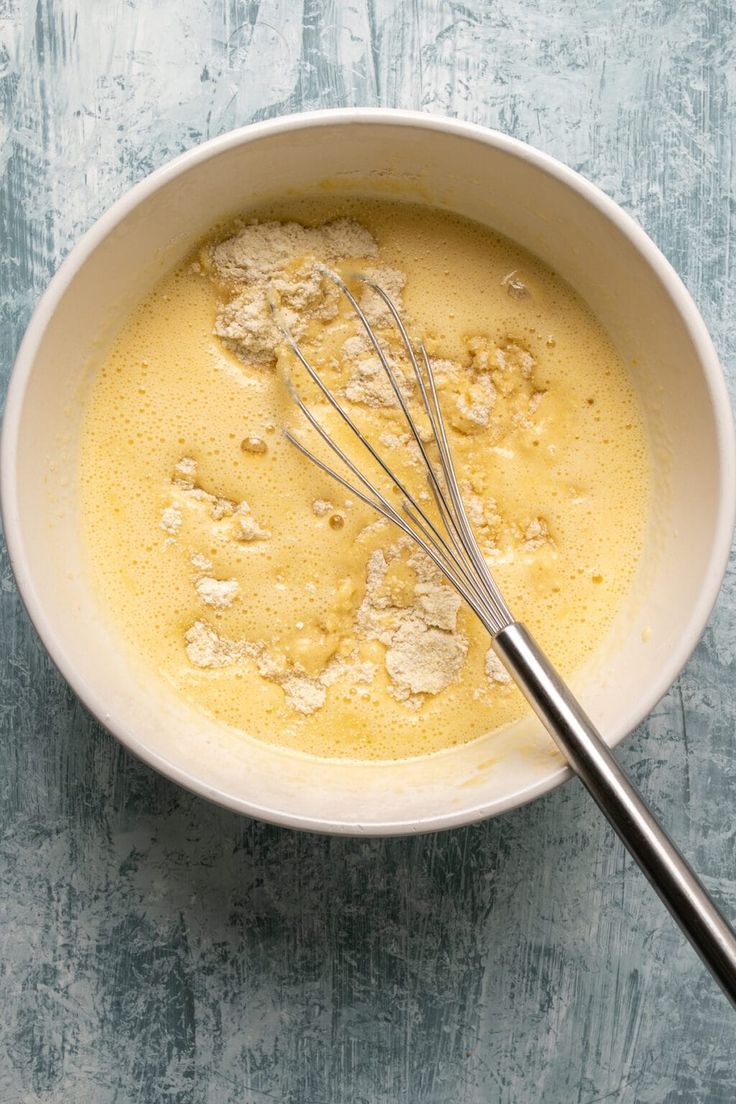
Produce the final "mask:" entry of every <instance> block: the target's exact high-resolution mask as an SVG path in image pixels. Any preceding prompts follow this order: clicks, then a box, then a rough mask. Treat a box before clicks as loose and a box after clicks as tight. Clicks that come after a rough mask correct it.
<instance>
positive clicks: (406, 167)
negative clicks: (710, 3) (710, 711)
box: [2, 111, 736, 835]
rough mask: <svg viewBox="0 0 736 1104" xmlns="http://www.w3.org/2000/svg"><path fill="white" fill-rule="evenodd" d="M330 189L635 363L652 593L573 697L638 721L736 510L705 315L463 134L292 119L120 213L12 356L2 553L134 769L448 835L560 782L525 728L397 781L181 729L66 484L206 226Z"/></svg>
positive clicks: (392, 117) (644, 254) (689, 634)
mask: <svg viewBox="0 0 736 1104" xmlns="http://www.w3.org/2000/svg"><path fill="white" fill-rule="evenodd" d="M326 180H328V181H329V182H330V186H331V187H333V188H338V189H339V188H341V187H342V188H346V189H353V190H354V189H355V188H356V187H359V188H360V189H361V190H363V191H372V192H374V193H376V194H378V195H381V194H387V195H389V196H392V197H396V196H397V195H398V196H403V197H405V198H406V199H417V200H420V201H430V202H433V203H435V204H438V205H441V206H445V207H447V208H449V209H451V210H453V211H457V212H460V213H461V214H463V215H466V216H469V217H471V218H474V219H477V220H479V221H480V222H483V223H486V224H488V225H489V226H491V227H493V228H494V229H496V230H498V231H500V232H501V233H503V234H506V235H508V236H509V237H511V238H513V239H514V240H515V241H517V242H519V243H520V244H521V245H523V246H526V247H527V248H528V249H531V250H532V251H533V252H535V253H536V254H538V256H540V257H541V258H542V259H543V260H544V261H546V262H547V263H548V264H550V265H551V266H552V267H553V268H555V269H556V270H557V271H558V272H559V273H560V274H561V275H562V276H563V277H565V279H567V280H568V281H569V282H570V283H571V284H572V285H573V286H574V287H575V288H576V289H577V290H578V291H579V292H580V293H581V294H582V295H583V296H584V298H585V299H587V300H588V302H589V303H590V305H591V306H592V308H593V310H594V311H595V312H596V314H597V315H598V316H599V318H600V319H601V320H602V321H603V323H604V324H605V325H606V327H607V328H608V330H609V332H610V333H611V335H612V336H613V338H614V340H615V341H616V342H617V344H618V346H619V349H620V350H621V352H622V353H623V355H624V356H626V357H627V358H628V359H629V360H630V361H632V362H635V368H634V371H635V373H636V377H637V383H638V386H639V388H640V391H641V394H642V398H643V401H644V403H645V405H646V408H647V411H648V417H649V423H650V424H649V428H650V432H651V435H652V441H653V455H654V459H655V467H656V474H655V479H656V485H657V507H656V509H655V510H653V513H652V524H651V540H650V545H649V549H648V553H647V560H646V570H645V571H644V573H643V575H642V579H641V580H640V585H639V588H638V593H637V594H636V595H633V596H632V599H631V601H630V602H629V604H628V607H627V609H626V610H624V611H623V612H622V616H621V619H620V623H619V625H618V626H617V628H616V630H615V631H614V632H613V633H612V636H611V638H610V639H609V640H608V641H606V642H603V643H602V648H601V653H600V655H599V656H598V657H597V659H596V661H595V662H594V663H593V664H592V665H591V667H590V669H589V670H588V671H587V672H583V673H582V674H581V676H580V677H579V679H578V680H577V681H576V686H577V688H578V692H579V694H580V696H581V697H582V699H583V701H584V704H585V705H586V707H587V709H588V710H589V712H590V713H591V715H592V716H593V717H594V718H595V719H596V721H597V722H598V723H599V724H600V726H601V727H602V730H603V731H604V733H605V735H606V738H607V739H608V740H609V741H610V743H612V744H615V743H617V742H618V741H619V740H620V739H621V738H622V737H623V736H624V735H625V734H626V733H627V732H629V731H630V730H631V729H632V728H634V726H635V725H636V724H637V723H638V722H639V721H641V720H642V718H643V717H644V716H645V715H646V714H647V712H648V711H649V710H650V709H651V708H652V706H653V705H654V704H655V702H656V701H657V700H658V699H659V698H660V697H661V695H662V694H663V693H664V692H665V691H666V690H667V688H668V687H669V685H670V684H671V682H672V680H673V679H674V678H675V676H676V675H677V673H678V671H679V670H680V668H681V667H682V666H683V664H684V663H685V661H686V660H687V658H688V656H689V655H690V653H691V651H692V649H693V648H694V646H695V644H696V642H697V640H698V637H699V635H700V633H701V632H702V630H703V627H704V626H705V623H706V620H707V617H708V615H709V613H710V610H711V607H712V605H713V602H714V600H715V597H716V594H717V592H718V588H719V585H720V582H721V579H722V576H723V572H724V570H725V566H726V562H727V556H728V551H729V544H730V538H731V533H732V529H733V521H734V517H733V514H734V502H735V501H736V483H735V479H734V440H733V424H732V419H731V411H730V406H729V401H728V396H727V393H726V389H725V386H724V382H723V378H722V375H721V371H720V368H719V365H718V361H717V358H716V355H715V352H714V349H713V346H712V344H711V341H710V339H709V337H708V334H707V332H706V330H705V326H704V325H703V322H702V320H701V318H700V315H699V314H698V312H697V310H696V308H695V306H694V304H693V302H692V300H691V299H690V296H689V295H688V293H687V292H686V290H685V288H684V287H683V285H682V283H681V282H680V280H679V279H678V277H677V275H676V274H675V272H674V271H673V270H672V268H671V267H670V265H669V264H668V263H667V261H666V260H665V259H664V257H663V256H662V255H661V253H659V251H658V250H657V249H656V248H655V246H654V245H653V244H652V242H651V241H650V240H649V238H648V237H647V236H646V235H645V234H644V232H643V231H642V230H641V229H639V227H638V226H637V225H636V224H635V223H634V222H633V221H632V220H631V219H630V218H629V217H628V216H627V215H626V214H624V212H623V211H621V209H620V208H619V207H617V206H616V205H615V204H614V203H613V202H612V201H611V200H609V199H607V198H606V196H605V195H603V194H602V193H601V192H599V191H598V190H597V189H596V188H595V187H593V186H592V185H591V184H589V183H588V182H587V181H585V180H584V179H582V178H581V177H580V176H578V175H577V174H576V173H574V172H572V171H571V170H570V169H567V168H565V167H564V166H563V165H560V164H559V163H558V162H556V161H554V160H552V159H551V158H550V157H547V156H546V155H544V154H542V153H539V152H537V151H536V150H534V149H532V148H530V147H529V146H526V145H524V144H522V143H521V142H517V141H515V140H513V139H511V138H507V137H505V136H504V135H502V134H498V133H494V132H492V131H489V130H484V129H482V128H480V127H476V126H471V125H468V124H464V123H458V122H455V121H451V120H448V119H440V118H436V117H433V116H430V115H422V114H417V113H409V112H394V111H327V112H317V113H312V114H306V115H299V116H291V117H289V118H284V119H277V120H275V121H273V122H266V123H261V124H258V125H256V126H251V127H247V128H245V129H243V130H238V131H234V132H232V133H230V134H226V135H224V136H223V137H221V138H217V139H215V140H214V141H211V142H208V143H206V144H205V145H203V146H199V147H197V148H196V149H194V150H192V151H191V152H190V153H187V154H185V155H184V156H183V157H179V158H178V159H177V160H175V161H173V162H171V164H169V165H166V166H164V168H162V169H160V170H158V171H157V172H155V173H153V174H152V175H151V176H149V177H148V178H147V179H146V180H144V181H143V182H142V183H141V184H139V185H137V186H136V187H135V188H133V189H132V190H131V191H130V192H128V193H127V194H126V195H125V196H123V198H122V199H121V200H119V202H118V203H116V204H115V206H114V207H112V209H111V210H110V211H109V212H108V213H107V214H106V215H104V217H103V218H101V219H100V220H99V222H97V223H96V224H95V226H94V227H93V228H92V229H91V230H90V231H89V233H88V234H86V235H85V237H84V238H83V239H82V241H81V242H80V243H79V244H78V245H77V247H76V248H75V249H74V250H73V252H72V253H71V254H70V256H69V257H68V259H67V260H66V261H65V262H64V264H63V265H62V266H61V268H60V270H59V272H58V273H57V275H56V276H55V277H54V279H53V280H52V282H51V284H50V286H49V289H48V291H47V292H46V294H45V295H44V297H43V299H42V300H41V302H40V304H39V306H38V309H37V311H36V313H35V315H34V317H33V320H32V321H31V324H30V326H29V328H28V332H27V334H26V337H25V340H24V341H23V344H22V346H21V349H20V352H19V354H18V359H17V363H16V366H15V371H14V374H13V378H12V381H11V386H10V391H9V394H8V400H7V408H6V413H5V423H4V430H3V441H2V506H3V517H4V522H5V529H6V537H7V542H8V547H9V550H10V555H11V559H12V563H13V568H14V571H15V574H16V578H17V580H18V585H19V587H20V591H21V594H22V595H23V599H24V601H25V603H26V606H27V609H28V612H29V613H30V615H31V617H32V619H33V622H34V624H35V626H36V628H37V629H38V631H39V633H40V635H41V638H42V640H43V642H44V644H45V645H46V647H47V648H48V650H49V653H50V654H51V656H52V658H53V660H54V662H55V663H56V664H57V666H58V667H59V669H60V671H61V672H62V674H63V675H64V676H65V677H66V679H67V680H68V681H69V683H70V684H71V685H72V687H73V688H74V689H75V690H76V692H77V693H78V694H79V696H80V697H81V698H82V700H83V701H84V702H85V704H86V705H87V706H88V707H89V708H90V709H91V710H92V712H93V713H94V714H95V715H96V716H97V717H98V718H99V719H100V720H101V721H102V722H103V723H104V724H105V725H106V726H107V728H108V729H109V730H110V731H111V732H112V733H114V734H115V735H116V736H117V737H118V739H120V740H121V741H122V742H123V744H124V745H125V746H126V747H127V748H129V749H130V750H131V751H133V752H134V753H135V754H137V755H139V756H140V757H141V758H142V759H144V760H145V761H146V762H147V763H149V764H151V766H153V767H156V768H157V769H158V770H160V771H162V772H163V773H164V774H166V775H168V776H169V777H170V778H172V779H175V780H176V781H177V782H180V783H182V784H183V785H185V786H188V787H190V788H191V789H193V790H195V791H196V792H197V793H200V794H203V795H204V796H206V797H208V798H211V799H213V800H215V801H218V802H221V803H222V804H224V805H227V806H229V807H230V808H232V809H236V810H238V811H239V812H243V813H247V814H250V815H252V816H256V817H261V818H264V819H266V820H271V821H276V822H278V823H280V824H286V825H291V826H294V827H299V828H306V829H312V830H316V831H325V832H345V833H353V834H357V833H374V834H386V835H388V834H395V833H402V832H418V831H430V830H435V829H439V828H448V827H451V826H455V825H460V824H466V823H468V822H470V821H474V820H478V819H480V818H482V817H487V816H491V815H494V814H496V813H499V812H502V811H503V810H506V809H510V808H512V807H514V806H516V805H519V804H521V803H523V802H525V801H529V800H530V799H532V798H533V797H536V796H537V795H538V794H541V793H543V792H544V791H546V790H549V789H550V788H551V787H553V786H555V785H557V784H558V783H560V782H562V781H563V780H564V779H565V778H566V777H567V774H568V772H567V771H566V769H565V768H564V767H563V766H562V765H561V760H560V759H559V758H558V757H557V755H556V753H555V752H553V751H552V750H551V746H550V744H549V743H548V741H547V740H546V737H544V736H543V735H542V734H541V733H540V731H539V730H538V728H537V727H536V725H535V723H533V722H532V721H526V722H523V723H521V724H519V725H517V726H514V727H513V728H512V729H510V730H509V731H508V732H506V733H501V734H497V735H495V736H490V737H488V738H486V739H484V740H480V741H476V742H475V743H473V744H470V745H468V746H466V747H464V748H459V749H457V750H454V751H451V752H445V753H442V754H440V755H438V756H435V757H431V758H427V759H424V760H415V761H407V762H402V763H393V764H356V763H348V762H331V761H317V760H310V759H308V758H306V757H301V756H299V755H296V754H293V753H291V752H288V751H284V750H279V749H278V748H276V747H267V746H265V745H262V744H257V743H256V742H254V741H250V740H249V739H247V738H246V739H244V738H242V737H241V736H239V735H237V734H235V733H234V732H232V731H229V730H226V729H223V728H222V727H218V726H217V725H216V724H215V723H214V722H211V721H210V720H209V719H207V718H203V717H202V716H201V715H198V714H195V713H194V712H193V711H191V710H189V709H188V708H186V707H185V706H183V705H182V703H181V702H180V701H179V700H178V699H177V698H176V697H175V696H174V695H173V693H170V692H169V691H167V690H164V689H162V688H161V687H160V686H159V685H157V684H156V683H155V682H154V680H153V678H152V677H150V676H148V675H146V674H145V673H144V672H142V671H141V670H139V669H137V668H136V666H135V664H132V663H131V662H129V661H128V660H126V659H125V657H124V656H123V655H122V654H121V652H120V650H119V648H118V647H117V646H116V641H115V637H114V632H113V633H110V632H109V630H108V626H107V624H106V622H105V618H104V615H103V612H102V611H100V610H99V609H98V608H97V607H96V605H95V602H94V600H93V598H92V596H91V594H90V593H89V591H88V588H87V586H86V582H85V578H84V573H83V571H82V570H81V558H80V547H79V536H78V531H77V519H76V511H75V480H74V465H75V458H76V440H77V434H78V427H79V416H80V395H81V394H82V391H83V386H84V380H85V377H86V376H87V375H88V374H89V372H90V367H89V366H90V363H92V364H93V363H94V361H95V359H96V358H97V359H99V357H100V356H101V355H102V354H103V353H104V351H105V348H106V347H107V344H108V343H109V339H110V337H111V335H112V334H113V333H114V331H115V327H116V326H117V325H118V324H119V322H120V321H121V319H122V318H123V317H124V316H125V314H126V313H127V312H128V311H129V310H130V309H131V307H132V306H133V305H134V304H135V302H136V301H137V300H138V299H139V298H140V297H141V296H142V295H143V294H144V293H145V292H146V291H147V289H148V288H149V287H150V286H151V285H152V283H153V282H154V281H155V280H156V279H157V278H158V277H159V276H160V275H162V274H163V273H164V272H166V271H167V270H168V269H169V268H170V267H172V266H173V265H175V264H176V263H177V262H178V261H179V260H180V259H181V258H182V257H183V256H184V255H185V254H186V252H187V251H188V250H189V249H190V247H191V246H192V244H193V243H194V242H195V241H196V240H197V239H198V238H199V237H201V236H202V235H203V234H205V233H206V232H207V231H208V229H209V228H210V227H211V226H212V225H213V223H215V222H217V221H219V220H222V219H223V218H226V217H228V216H231V215H234V214H236V213H238V212H240V211H243V210H247V208H248V207H249V205H250V204H252V203H253V202H256V201H258V200H260V199H263V198H268V197H270V196H273V195H274V194H278V191H279V189H286V188H287V187H288V188H290V189H297V190H299V191H308V190H309V189H313V188H316V187H319V186H320V185H321V184H322V183H323V182H324V181H326ZM643 638H648V639H643Z"/></svg>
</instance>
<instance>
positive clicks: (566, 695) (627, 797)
mask: <svg viewBox="0 0 736 1104" xmlns="http://www.w3.org/2000/svg"><path fill="white" fill-rule="evenodd" d="M493 647H494V650H495V652H496V654H497V655H498V657H499V659H500V660H501V662H502V663H503V664H504V666H505V667H506V668H507V669H508V671H509V673H510V674H511V675H513V677H514V680H515V682H516V683H517V685H518V686H519V689H520V690H521V691H522V693H523V694H524V696H525V697H526V699H527V701H528V702H529V704H530V705H531V707H532V709H533V710H534V712H535V713H536V714H537V716H538V717H539V719H540V720H541V721H542V723H543V724H544V726H545V728H546V729H547V731H548V732H549V734H550V736H552V738H553V739H554V741H555V743H556V744H557V746H558V747H559V749H560V751H562V753H563V755H564V756H565V758H566V759H567V761H568V764H569V765H570V767H571V768H572V769H573V770H574V771H575V773H576V774H577V775H578V777H579V778H580V780H581V781H582V782H583V784H584V785H585V787H586V788H587V790H588V792H589V793H590V794H591V796H592V797H593V798H594V800H595V801H596V803H597V804H598V806H599V808H600V809H601V811H602V812H603V813H604V815H605V816H606V817H607V819H608V821H609V822H610V824H611V825H612V826H613V828H614V829H615V831H616V832H617V833H618V835H619V836H620V838H621V840H622V841H623V843H624V844H625V846H626V847H627V848H628V850H629V852H630V853H631V855H632V856H633V858H634V859H635V860H636V861H637V863H638V864H639V866H640V867H641V869H642V870H643V872H644V873H645V874H646V876H647V878H648V879H649V881H650V882H651V884H652V885H653V887H654V888H655V889H656V891H657V893H658V894H659V896H660V897H661V899H662V900H663V902H664V903H665V905H666V906H667V908H668V909H669V910H670V912H671V914H672V916H673V917H674V919H675V920H676V921H677V923H678V924H679V926H680V928H681V929H682V931H683V932H684V934H685V935H686V936H687V938H688V939H689V940H690V942H691V944H692V945H693V947H694V948H695V950H696V951H697V952H698V954H699V955H700V957H701V958H702V960H703V962H704V963H705V965H706V966H707V967H708V969H709V970H710V971H711V973H712V974H713V976H714V978H715V979H716V980H717V981H718V983H719V984H720V986H721V988H722V989H723V991H724V993H725V994H726V996H727V997H728V998H729V1000H730V1001H731V1003H732V1004H734V1005H735V1006H736V935H734V932H733V930H732V929H731V927H730V926H729V924H728V923H727V921H726V920H725V918H724V917H723V916H722V915H721V913H720V912H719V910H718V908H717V907H716V905H715V903H714V902H713V900H712V899H711V897H710V896H709V895H708V893H707V892H706V890H705V888H704V886H703V884H702V883H701V882H700V880H699V879H698V877H697V875H696V874H695V873H694V871H693V870H692V869H691V867H690V866H689V865H688V863H687V862H686V860H685V859H684V858H683V856H682V855H681V854H680V852H679V851H678V849H677V848H676V847H675V845H674V843H673V842H672V840H671V839H670V838H669V836H668V835H667V834H666V832H665V831H664V829H663V828H662V827H661V825H660V824H659V823H658V822H657V821H656V819H655V818H654V816H653V815H652V813H651V812H650V810H649V809H648V808H647V806H646V804H645V803H644V800H643V798H642V796H641V794H640V793H639V791H638V790H637V789H636V787H635V786H634V784H633V783H632V782H631V781H630V780H629V778H628V777H627V776H626V774H625V773H624V772H623V770H622V769H621V767H620V766H619V765H618V763H617V762H616V760H615V758H614V757H613V754H612V753H611V750H610V748H609V747H608V745H607V744H606V743H605V742H604V740H603V738H602V737H601V735H600V733H599V732H598V730H597V729H596V727H595V725H594V724H593V722H592V721H591V720H590V718H589V717H588V716H587V714H586V713H585V711H584V710H583V708H582V706H581V705H580V703H579V702H578V701H577V700H576V698H575V697H574V695H573V694H572V692H571V691H570V689H569V687H567V685H566V684H565V683H564V681H563V680H562V679H561V678H560V676H559V675H558V673H557V672H556V671H555V669H554V667H553V666H552V664H551V663H550V662H549V660H548V659H547V658H546V656H545V655H544V653H543V652H542V651H541V649H540V648H539V646H538V645H537V644H536V642H535V640H534V638H533V637H532V636H531V634H530V633H529V632H528V631H527V629H525V627H524V626H523V625H521V624H519V623H518V622H515V623H514V624H512V625H509V626H507V627H506V628H504V629H502V630H501V631H500V632H499V633H498V634H497V635H496V636H495V638H494V640H493Z"/></svg>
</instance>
